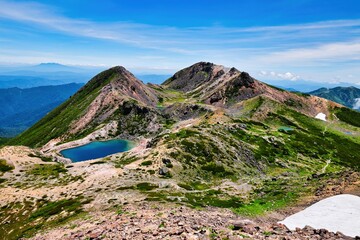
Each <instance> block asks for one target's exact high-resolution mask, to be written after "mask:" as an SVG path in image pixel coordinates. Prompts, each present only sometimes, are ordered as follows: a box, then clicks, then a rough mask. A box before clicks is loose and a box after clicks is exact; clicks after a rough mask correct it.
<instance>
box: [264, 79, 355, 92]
mask: <svg viewBox="0 0 360 240" xmlns="http://www.w3.org/2000/svg"><path fill="white" fill-rule="evenodd" d="M262 81H263V82H266V83H268V84H271V85H273V86H277V87H280V88H283V89H285V90H288V91H297V92H304V93H306V92H311V91H315V90H317V89H319V88H335V87H351V86H353V85H354V83H348V82H337V83H329V82H315V81H307V80H296V81H288V80H262Z"/></svg>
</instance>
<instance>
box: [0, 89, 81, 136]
mask: <svg viewBox="0 0 360 240" xmlns="http://www.w3.org/2000/svg"><path fill="white" fill-rule="evenodd" d="M81 86H82V84H76V83H71V84H66V85H59V86H43V87H35V88H27V89H20V88H9V89H0V137H1V136H2V137H11V136H15V135H17V134H19V133H20V132H22V131H23V130H25V129H27V128H28V127H30V126H31V125H32V124H34V123H35V122H36V121H38V120H39V119H41V118H42V117H43V116H44V115H46V113H48V112H49V111H51V110H52V109H53V108H55V107H57V106H58V105H59V104H61V103H62V102H63V101H65V100H66V99H68V98H69V97H70V96H71V95H73V94H74V93H75V92H76V91H77V90H79V88H80V87H81Z"/></svg>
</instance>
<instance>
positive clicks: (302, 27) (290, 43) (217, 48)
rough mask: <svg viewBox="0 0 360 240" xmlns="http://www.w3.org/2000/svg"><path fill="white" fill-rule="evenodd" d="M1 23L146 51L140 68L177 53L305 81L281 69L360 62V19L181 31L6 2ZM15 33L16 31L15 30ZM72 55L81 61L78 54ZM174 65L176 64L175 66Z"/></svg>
mask: <svg viewBox="0 0 360 240" xmlns="http://www.w3.org/2000/svg"><path fill="white" fill-rule="evenodd" d="M0 19H3V20H4V19H5V20H7V21H14V22H17V23H20V24H21V26H27V27H28V28H35V29H40V30H41V31H47V32H51V33H58V34H62V35H66V36H76V37H79V38H81V39H82V38H84V39H86V40H89V41H90V40H94V41H96V42H103V41H105V42H111V43H115V44H118V45H121V46H129V47H131V48H135V49H140V50H145V53H141V54H140V55H139V54H138V55H137V56H133V58H132V60H131V57H129V58H127V59H126V60H127V61H128V62H130V61H132V62H134V64H135V63H136V62H137V61H138V60H139V59H140V60H144V61H146V60H147V61H153V62H154V65H156V64H155V63H162V64H163V66H167V64H168V62H169V60H168V57H169V56H170V55H171V56H176V57H177V59H179V60H177V64H178V65H181V67H183V66H184V65H186V64H188V63H189V62H194V60H209V61H219V63H222V64H229V65H231V66H233V65H235V66H239V65H240V66H241V65H243V66H246V67H249V66H251V67H252V68H253V69H256V70H257V71H258V70H259V69H274V74H275V76H276V77H277V78H280V79H287V80H297V79H299V78H300V77H299V75H301V76H302V77H303V74H302V73H299V75H298V74H295V73H293V72H297V71H293V70H292V69H289V68H287V70H286V71H289V72H285V73H284V71H283V70H279V69H276V67H278V68H279V67H283V66H289V65H292V66H295V65H299V64H300V65H302V66H314V65H318V64H329V65H331V64H333V63H335V62H342V63H345V62H352V63H353V62H358V61H360V19H349V20H346V19H344V20H336V21H321V22H313V23H304V24H293V25H282V26H255V27H242V28H239V27H237V28H236V27H225V26H219V25H217V26H206V27H188V28H179V27H173V26H155V25H147V24H141V23H131V22H112V23H109V22H106V23H105V22H96V21H94V20H91V19H76V18H70V17H67V16H65V15H64V14H62V13H61V12H60V11H58V10H57V9H55V8H53V7H50V6H48V5H44V4H40V3H36V2H19V1H16V2H15V1H10V0H0ZM4 27H5V25H4V26H1V28H2V29H1V31H2V32H6V31H7V30H6V29H3V28H4ZM9 31H13V30H12V29H9ZM2 39H3V40H0V41H6V40H7V38H6V36H4V37H3V38H2ZM11 51H12V50H11V49H8V53H7V54H6V55H4V56H0V60H3V59H6V58H9V56H10V57H11V59H12V61H16V58H18V59H21V60H27V61H29V59H31V52H28V53H29V56H19V54H18V53H17V52H16V50H14V51H13V54H11ZM22 52H24V51H22ZM43 55H47V56H49V55H52V53H50V54H49V53H46V54H42V53H41V52H40V53H38V54H35V55H34V57H33V59H34V60H33V61H37V60H39V61H40V59H44V56H43ZM56 55H57V53H56V52H55V53H53V56H54V61H55V60H56ZM80 55H81V54H79V57H77V56H76V57H77V58H78V59H80V60H81V61H83V59H86V58H87V59H95V57H93V58H91V57H90V58H89V57H87V56H80ZM178 56H180V57H178ZM71 57H72V58H73V59H74V61H77V59H75V56H71ZM96 57H98V55H97V56H96ZM180 58H181V59H182V60H180ZM61 59H66V56H65V53H64V55H61ZM116 59H117V58H116V57H113V58H111V57H107V60H108V61H110V60H111V61H113V60H114V61H116ZM80 60H79V61H80ZM348 64H349V63H348ZM264 66H266V67H264ZM357 66H358V64H357V65H356V67H357ZM173 67H174V65H171V66H170V68H173ZM351 68H352V69H354V66H353V65H352V66H351ZM275 71H276V72H275ZM349 72H351V73H352V74H353V75H354V76H355V77H356V76H358V74H357V73H356V71H349ZM266 74H271V72H267V73H266ZM359 74H360V73H359ZM355 77H354V81H355Z"/></svg>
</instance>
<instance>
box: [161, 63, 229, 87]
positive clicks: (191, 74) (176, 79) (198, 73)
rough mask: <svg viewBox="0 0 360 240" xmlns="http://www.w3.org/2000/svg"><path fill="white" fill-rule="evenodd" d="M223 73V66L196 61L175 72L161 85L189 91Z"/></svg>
mask: <svg viewBox="0 0 360 240" xmlns="http://www.w3.org/2000/svg"><path fill="white" fill-rule="evenodd" d="M224 73H225V67H224V66H221V65H215V64H214V63H210V62H198V63H195V64H193V65H191V66H190V67H187V68H184V69H182V70H180V71H178V72H176V73H175V74H174V75H173V76H172V77H171V78H169V79H168V80H166V81H165V82H164V83H163V84H162V85H164V86H166V87H168V88H172V89H175V90H179V91H182V92H189V91H192V90H194V89H196V88H197V87H199V86H201V85H203V84H205V83H209V82H212V81H213V80H214V79H216V78H218V77H219V76H220V75H222V74H224Z"/></svg>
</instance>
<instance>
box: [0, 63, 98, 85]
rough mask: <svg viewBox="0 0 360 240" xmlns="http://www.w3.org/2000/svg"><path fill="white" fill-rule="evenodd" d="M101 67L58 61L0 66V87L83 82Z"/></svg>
mask: <svg viewBox="0 0 360 240" xmlns="http://www.w3.org/2000/svg"><path fill="white" fill-rule="evenodd" d="M101 70H102V68H101V67H73V66H67V65H62V64H58V63H41V64H38V65H33V66H17V67H4V66H0V88H12V87H18V88H32V87H39V86H48V85H61V84H68V83H85V82H87V81H88V80H89V79H90V78H91V77H92V76H93V75H94V74H95V73H97V72H99V71H101Z"/></svg>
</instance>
